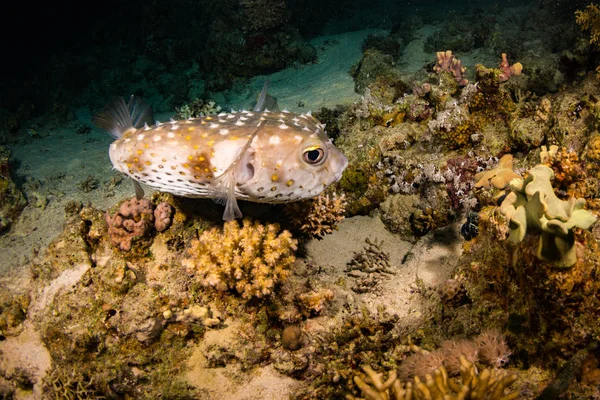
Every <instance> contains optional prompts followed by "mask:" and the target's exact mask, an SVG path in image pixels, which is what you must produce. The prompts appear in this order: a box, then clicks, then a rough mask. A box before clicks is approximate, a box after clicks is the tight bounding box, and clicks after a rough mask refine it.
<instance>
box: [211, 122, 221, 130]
mask: <svg viewBox="0 0 600 400" xmlns="http://www.w3.org/2000/svg"><path fill="white" fill-rule="evenodd" d="M208 127H209V128H210V129H215V128H218V127H219V124H215V123H214V122H211V123H210V125H209V126H208Z"/></svg>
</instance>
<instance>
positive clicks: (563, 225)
mask: <svg viewBox="0 0 600 400" xmlns="http://www.w3.org/2000/svg"><path fill="white" fill-rule="evenodd" d="M553 176H554V171H552V169H551V168H549V167H547V166H545V165H541V164H540V165H536V166H535V167H533V168H532V169H530V170H529V175H528V176H527V177H526V178H525V179H513V180H512V181H511V182H510V187H511V189H512V192H511V193H509V194H508V195H507V196H506V198H505V199H504V201H503V202H502V204H501V205H500V212H501V213H502V214H503V215H504V216H505V217H506V218H507V220H508V223H509V228H510V234H509V240H511V241H512V242H513V243H518V242H520V241H522V240H523V238H524V237H525V234H527V233H541V236H540V240H539V243H538V248H537V257H538V258H540V259H542V260H546V261H549V262H552V263H553V264H554V265H555V266H556V267H559V268H567V267H571V266H573V264H575V262H576V261H577V256H576V254H575V235H574V233H573V228H581V229H589V228H590V227H591V226H592V224H593V223H594V222H596V218H597V217H596V216H595V215H594V214H592V213H591V212H589V211H588V210H585V209H584V206H585V203H586V202H585V199H583V198H579V199H575V198H572V197H571V198H569V199H568V200H561V199H559V198H558V197H556V194H554V190H553V188H552V183H551V182H550V180H551V179H552V177H553Z"/></svg>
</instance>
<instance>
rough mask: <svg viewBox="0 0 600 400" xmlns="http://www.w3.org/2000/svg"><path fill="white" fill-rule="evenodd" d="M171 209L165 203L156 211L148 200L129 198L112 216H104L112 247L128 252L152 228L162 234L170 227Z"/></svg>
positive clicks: (171, 219)
mask: <svg viewBox="0 0 600 400" xmlns="http://www.w3.org/2000/svg"><path fill="white" fill-rule="evenodd" d="M173 212H174V210H173V208H172V207H171V206H170V205H169V204H167V203H166V202H163V203H160V204H159V205H158V206H157V207H156V209H155V208H154V205H153V204H152V202H151V201H150V200H147V199H140V200H138V199H136V198H135V197H134V198H131V199H129V200H127V201H125V202H123V203H122V204H121V206H120V207H119V209H118V210H117V212H115V213H114V214H113V215H112V216H111V215H110V214H108V213H107V214H106V222H107V224H108V235H109V237H110V242H111V243H112V245H113V246H115V247H118V248H120V249H121V250H123V251H130V250H131V247H132V245H133V244H134V243H135V242H137V241H139V240H141V239H144V238H145V237H148V236H149V235H150V232H151V230H152V227H155V228H156V230H157V231H159V232H162V231H164V230H166V229H168V228H169V226H171V222H172V221H173Z"/></svg>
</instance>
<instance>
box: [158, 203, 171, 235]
mask: <svg viewBox="0 0 600 400" xmlns="http://www.w3.org/2000/svg"><path fill="white" fill-rule="evenodd" d="M171 222H173V207H171V206H170V205H169V203H166V202H163V203H160V204H159V205H158V206H156V208H155V209H154V227H155V228H156V230H157V231H159V232H162V231H165V230H167V229H169V227H170V226H171Z"/></svg>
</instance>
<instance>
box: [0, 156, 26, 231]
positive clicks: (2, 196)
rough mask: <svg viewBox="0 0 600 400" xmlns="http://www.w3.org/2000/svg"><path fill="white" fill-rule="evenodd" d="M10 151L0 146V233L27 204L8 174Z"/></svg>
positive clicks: (8, 226) (7, 227)
mask: <svg viewBox="0 0 600 400" xmlns="http://www.w3.org/2000/svg"><path fill="white" fill-rule="evenodd" d="M9 159H10V151H9V150H8V149H7V148H6V147H3V146H0V233H2V232H3V231H6V230H7V229H9V228H10V226H11V225H12V223H13V222H14V221H15V220H16V219H17V218H18V217H19V215H20V214H21V211H23V208H25V205H26V204H27V200H25V196H23V193H21V191H20V190H19V189H18V188H17V185H16V184H15V183H14V182H13V181H12V179H11V176H10V161H9Z"/></svg>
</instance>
